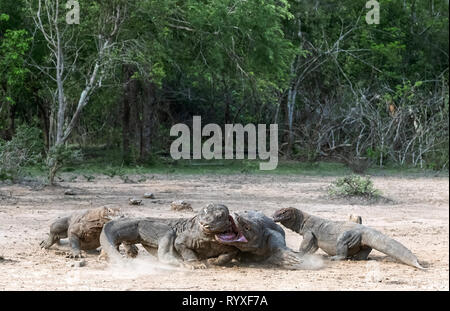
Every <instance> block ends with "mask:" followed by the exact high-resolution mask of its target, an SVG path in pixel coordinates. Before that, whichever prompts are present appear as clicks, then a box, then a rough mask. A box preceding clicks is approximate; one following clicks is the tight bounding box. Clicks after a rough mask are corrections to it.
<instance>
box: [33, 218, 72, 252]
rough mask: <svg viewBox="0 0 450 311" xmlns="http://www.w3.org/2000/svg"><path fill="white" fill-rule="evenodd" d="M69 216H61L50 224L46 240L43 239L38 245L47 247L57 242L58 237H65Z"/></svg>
mask: <svg viewBox="0 0 450 311" xmlns="http://www.w3.org/2000/svg"><path fill="white" fill-rule="evenodd" d="M69 220H70V216H67V217H62V218H60V219H58V220H56V221H55V222H54V223H52V224H51V225H50V234H49V235H48V238H47V240H43V241H42V242H41V243H40V244H39V245H40V246H41V247H42V248H45V249H49V248H50V247H51V246H52V245H53V244H55V243H59V240H60V239H65V238H67V230H68V229H69Z"/></svg>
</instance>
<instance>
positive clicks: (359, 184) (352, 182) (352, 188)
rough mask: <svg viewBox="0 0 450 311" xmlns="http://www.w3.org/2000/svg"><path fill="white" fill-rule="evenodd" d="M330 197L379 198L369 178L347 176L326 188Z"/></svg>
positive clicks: (377, 191)
mask: <svg viewBox="0 0 450 311" xmlns="http://www.w3.org/2000/svg"><path fill="white" fill-rule="evenodd" d="M328 193H329V194H330V195H332V196H341V197H365V198H373V197H378V196H380V194H381V193H380V191H379V190H377V189H375V188H374V186H373V182H372V180H371V179H370V177H369V176H366V177H363V176H360V175H349V176H344V177H340V178H338V179H336V181H334V182H333V183H331V185H330V186H329V188H328Z"/></svg>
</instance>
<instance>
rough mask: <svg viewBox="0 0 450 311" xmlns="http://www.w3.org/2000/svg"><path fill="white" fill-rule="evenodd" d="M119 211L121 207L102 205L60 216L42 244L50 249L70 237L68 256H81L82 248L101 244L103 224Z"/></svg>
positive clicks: (90, 247) (94, 247) (85, 248)
mask: <svg viewBox="0 0 450 311" xmlns="http://www.w3.org/2000/svg"><path fill="white" fill-rule="evenodd" d="M119 213H120V210H119V209H112V208H107V207H100V208H95V209H91V210H84V211H77V212H74V213H72V214H70V215H68V216H65V217H61V218H58V219H57V220H55V221H54V222H53V223H52V224H51V226H50V234H49V236H48V238H47V239H46V240H43V241H42V242H41V243H40V246H41V247H42V248H45V249H49V248H50V246H52V245H53V244H55V243H59V240H60V239H63V238H69V243H70V246H71V249H72V253H71V255H69V256H68V257H71V258H81V257H82V254H81V250H93V249H96V248H97V247H99V246H100V240H99V238H100V233H101V231H102V228H103V225H104V224H105V223H107V222H108V221H110V220H111V219H112V217H113V216H116V215H118V214H119Z"/></svg>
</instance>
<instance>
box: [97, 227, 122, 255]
mask: <svg viewBox="0 0 450 311" xmlns="http://www.w3.org/2000/svg"><path fill="white" fill-rule="evenodd" d="M113 225H114V221H110V222H107V223H106V224H105V225H104V226H103V229H102V232H101V233H100V245H101V246H102V253H103V255H105V254H106V256H107V257H108V259H109V260H110V261H111V262H118V261H120V260H121V259H122V256H121V255H120V253H119V251H118V250H117V247H116V246H115V244H116V243H115V238H114V236H113V234H112V232H111V229H112V227H113Z"/></svg>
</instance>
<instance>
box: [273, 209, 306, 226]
mask: <svg viewBox="0 0 450 311" xmlns="http://www.w3.org/2000/svg"><path fill="white" fill-rule="evenodd" d="M302 215H303V214H302V213H301V212H300V213H299V210H297V209H295V208H293V207H288V208H282V209H279V210H278V211H276V212H275V213H274V214H273V216H272V218H273V220H274V221H275V222H280V223H281V224H282V225H283V226H285V227H286V228H293V227H296V226H297V224H299V223H302V221H303V219H298V218H299V217H301V218H303V217H302Z"/></svg>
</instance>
